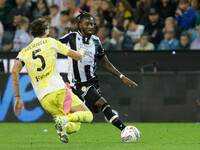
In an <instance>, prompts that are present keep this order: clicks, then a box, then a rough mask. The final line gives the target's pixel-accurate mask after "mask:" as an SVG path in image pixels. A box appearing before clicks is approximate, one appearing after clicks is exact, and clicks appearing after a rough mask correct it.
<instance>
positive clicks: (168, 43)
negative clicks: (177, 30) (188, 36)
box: [158, 27, 179, 50]
mask: <svg viewBox="0 0 200 150" xmlns="http://www.w3.org/2000/svg"><path fill="white" fill-rule="evenodd" d="M178 47H179V41H178V40H177V39H175V38H174V28H173V27H167V28H166V29H165V33H164V39H163V40H162V41H161V42H160V44H159V46H158V50H174V49H178Z"/></svg>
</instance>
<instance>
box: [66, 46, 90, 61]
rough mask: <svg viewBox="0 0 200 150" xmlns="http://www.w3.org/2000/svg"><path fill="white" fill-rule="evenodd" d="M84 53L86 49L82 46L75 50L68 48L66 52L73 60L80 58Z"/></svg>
mask: <svg viewBox="0 0 200 150" xmlns="http://www.w3.org/2000/svg"><path fill="white" fill-rule="evenodd" d="M85 53H86V50H85V49H83V48H79V49H78V50H77V51H74V50H72V49H70V50H69V52H68V53H67V56H69V57H71V58H72V59H75V60H81V59H82V58H83V56H84V55H85Z"/></svg>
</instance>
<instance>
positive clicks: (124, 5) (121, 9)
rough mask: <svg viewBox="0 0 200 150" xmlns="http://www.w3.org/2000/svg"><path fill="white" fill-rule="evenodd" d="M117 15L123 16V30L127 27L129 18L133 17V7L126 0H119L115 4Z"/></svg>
mask: <svg viewBox="0 0 200 150" xmlns="http://www.w3.org/2000/svg"><path fill="white" fill-rule="evenodd" d="M116 7H117V14H116V15H117V16H118V17H121V18H123V27H124V30H126V29H127V26H128V24H129V19H132V18H133V9H132V7H131V4H130V3H129V2H128V1H127V0H119V1H118V2H117V4H116Z"/></svg>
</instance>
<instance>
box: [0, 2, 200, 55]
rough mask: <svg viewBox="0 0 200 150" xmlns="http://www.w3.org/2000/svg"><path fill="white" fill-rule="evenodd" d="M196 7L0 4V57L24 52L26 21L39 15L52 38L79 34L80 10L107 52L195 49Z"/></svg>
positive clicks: (199, 28) (199, 23)
mask: <svg viewBox="0 0 200 150" xmlns="http://www.w3.org/2000/svg"><path fill="white" fill-rule="evenodd" d="M198 8H199V3H198V0H0V52H8V51H10V52H17V51H20V50H21V49H22V48H24V47H26V46H27V45H28V44H29V43H30V42H31V41H32V40H33V36H32V35H31V34H30V32H29V25H30V22H31V21H32V20H34V19H35V18H38V17H41V16H43V17H44V18H45V19H46V22H47V23H48V25H49V36H50V37H52V38H55V39H59V38H60V37H62V36H64V35H65V34H67V33H69V32H73V31H77V30H78V20H77V19H76V16H77V15H78V14H79V12H80V11H87V12H89V13H90V14H92V15H93V16H94V18H95V23H96V27H95V31H94V34H95V35H97V36H98V37H99V39H100V40H101V42H102V44H103V47H104V49H105V50H107V51H109V50H110V51H111V50H112V51H123V50H125V51H128V50H129V51H149V50H151V51H159V50H189V49H191V50H198V49H200V13H199V11H198Z"/></svg>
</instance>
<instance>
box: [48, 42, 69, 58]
mask: <svg viewBox="0 0 200 150" xmlns="http://www.w3.org/2000/svg"><path fill="white" fill-rule="evenodd" d="M50 41H51V44H52V47H53V49H54V50H55V51H56V52H57V53H60V54H62V55H65V56H66V55H67V53H68V52H69V50H70V48H69V47H68V46H66V45H64V44H62V43H61V42H60V41H57V40H54V39H52V38H51V39H50Z"/></svg>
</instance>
